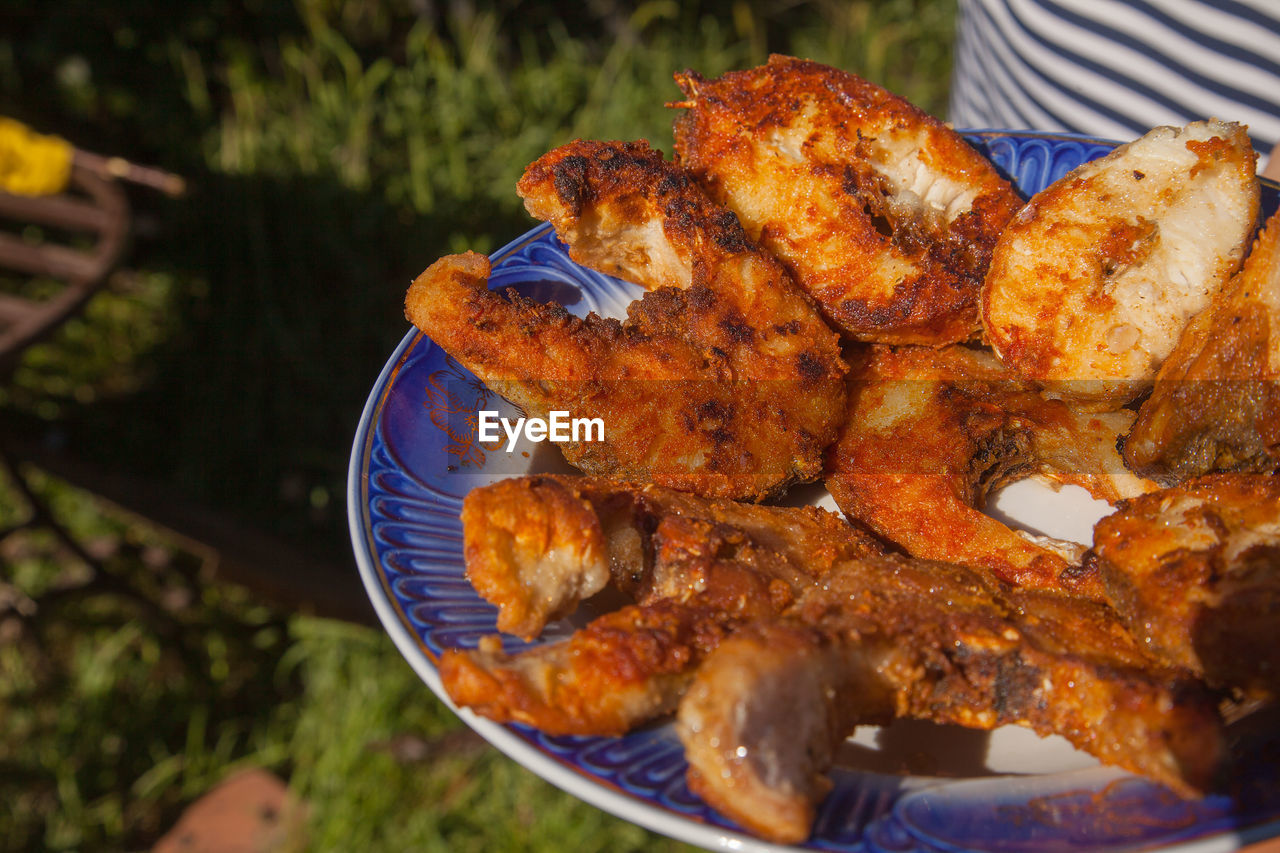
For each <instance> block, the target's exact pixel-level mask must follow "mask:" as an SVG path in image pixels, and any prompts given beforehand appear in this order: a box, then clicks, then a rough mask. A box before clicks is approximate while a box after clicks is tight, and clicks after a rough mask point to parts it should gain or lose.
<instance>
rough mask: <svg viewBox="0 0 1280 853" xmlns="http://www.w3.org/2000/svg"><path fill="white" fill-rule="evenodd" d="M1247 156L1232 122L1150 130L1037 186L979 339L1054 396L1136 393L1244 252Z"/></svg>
mask: <svg viewBox="0 0 1280 853" xmlns="http://www.w3.org/2000/svg"><path fill="white" fill-rule="evenodd" d="M1256 159H1257V158H1256V155H1255V154H1254V151H1253V147H1252V146H1251V144H1250V142H1249V137H1248V136H1247V135H1246V133H1245V130H1244V128H1243V127H1242V126H1240V125H1237V124H1231V123H1224V122H1217V121H1202V122H1193V123H1191V124H1189V125H1187V126H1186V127H1182V128H1174V127H1159V128H1156V129H1154V130H1152V131H1150V132H1149V133H1147V134H1146V135H1145V136H1143V137H1141V138H1140V139H1137V140H1135V141H1133V142H1130V143H1129V144H1127V145H1122V146H1120V147H1119V148H1117V149H1115V150H1114V151H1113V152H1111V153H1110V154H1108V155H1106V156H1105V157H1102V158H1101V159H1098V160H1094V161H1093V162H1090V163H1085V164H1084V165H1082V166H1080V167H1079V168H1077V169H1076V170H1075V171H1073V172H1071V173H1070V174H1068V175H1066V176H1065V177H1063V178H1062V179H1061V180H1059V181H1057V182H1056V183H1054V184H1053V185H1052V186H1049V187H1048V188H1046V189H1045V190H1044V191H1043V192H1040V193H1037V194H1036V196H1035V197H1034V198H1032V199H1031V201H1030V202H1028V203H1027V205H1026V206H1025V207H1023V208H1022V210H1021V211H1019V213H1018V215H1017V216H1016V217H1014V219H1013V221H1012V222H1010V223H1009V225H1008V227H1007V228H1005V230H1004V232H1003V233H1002V234H1001V235H1000V239H999V242H998V243H997V244H996V247H995V251H994V253H993V254H992V257H991V266H990V269H989V270H988V272H987V278H986V282H985V283H984V284H983V287H982V322H983V326H984V328H985V331H986V338H987V342H988V343H990V344H991V346H992V347H993V348H994V349H995V351H996V354H997V355H998V356H999V357H1000V359H1001V360H1002V361H1003V362H1004V363H1006V364H1008V365H1010V366H1011V367H1013V368H1014V369H1015V370H1016V371H1017V372H1018V373H1019V374H1021V375H1022V376H1025V377H1028V378H1031V379H1034V380H1036V381H1039V382H1042V383H1046V384H1047V385H1049V386H1050V387H1052V389H1053V392H1054V393H1055V394H1057V395H1061V396H1063V397H1068V398H1071V399H1075V400H1078V401H1081V402H1087V403H1089V404H1091V405H1094V406H1096V407H1099V408H1118V407H1120V406H1122V405H1124V404H1125V403H1127V402H1129V401H1131V400H1133V399H1135V398H1136V397H1138V396H1139V395H1140V394H1142V393H1143V392H1144V391H1146V390H1147V389H1148V388H1150V387H1151V383H1152V380H1153V379H1154V378H1155V375H1156V371H1157V370H1158V369H1159V367H1160V365H1161V363H1163V362H1164V360H1165V359H1166V358H1167V357H1168V356H1169V354H1170V352H1171V350H1172V349H1173V346H1174V342H1175V341H1176V340H1177V339H1178V335H1179V334H1180V333H1181V332H1182V330H1183V328H1184V327H1185V326H1186V325H1187V322H1188V321H1189V320H1190V319H1191V318H1192V317H1193V316H1194V315H1196V314H1198V313H1199V312H1200V311H1201V310H1202V309H1203V308H1205V306H1207V305H1208V304H1209V301H1210V300H1211V299H1212V298H1213V296H1214V294H1216V293H1217V292H1218V291H1220V290H1221V289H1222V287H1223V286H1224V285H1225V284H1226V283H1227V280H1228V279H1229V278H1230V277H1231V275H1232V274H1233V273H1234V272H1235V271H1236V270H1237V269H1238V268H1239V266H1240V262H1241V260H1242V259H1243V258H1244V254H1245V250H1246V249H1247V247H1248V246H1247V241H1248V238H1249V235H1250V234H1251V233H1252V231H1253V228H1254V225H1255V223H1256V220H1257V216H1258V203H1259V190H1258V179H1257V176H1256V175H1255V174H1254V167H1255V161H1256Z"/></svg>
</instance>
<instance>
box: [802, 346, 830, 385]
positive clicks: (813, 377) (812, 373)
mask: <svg viewBox="0 0 1280 853" xmlns="http://www.w3.org/2000/svg"><path fill="white" fill-rule="evenodd" d="M796 372H798V373H799V374H800V378H801V379H804V380H806V381H808V382H817V381H818V380H819V379H821V378H823V377H824V376H826V375H827V368H826V366H825V365H824V364H823V363H822V359H820V358H819V357H818V356H817V355H816V354H815V353H814V352H813V351H812V350H803V351H801V352H800V353H799V354H798V355H797V356H796Z"/></svg>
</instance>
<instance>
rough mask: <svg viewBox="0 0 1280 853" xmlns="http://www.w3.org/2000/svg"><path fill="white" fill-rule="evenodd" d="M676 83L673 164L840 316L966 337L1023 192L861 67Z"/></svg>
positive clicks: (863, 328) (938, 337)
mask: <svg viewBox="0 0 1280 853" xmlns="http://www.w3.org/2000/svg"><path fill="white" fill-rule="evenodd" d="M676 82H677V83H678V84H679V86H680V88H681V89H682V90H683V92H684V95H685V100H684V101H682V102H680V103H677V104H673V105H672V106H675V107H679V108H682V110H683V112H682V113H681V114H680V116H679V117H678V118H677V119H676V122H675V140H676V154H677V156H678V158H679V161H680V163H681V164H682V165H683V166H685V167H686V168H688V169H690V170H692V171H693V172H694V174H696V175H697V176H698V179H699V180H700V181H701V182H702V183H703V185H704V186H705V187H706V188H707V190H708V192H709V193H710V194H711V196H712V197H713V198H715V199H716V200H718V201H720V202H722V203H723V204H725V205H727V206H728V207H729V208H730V209H732V210H733V211H734V212H735V213H737V214H738V217H739V218H740V219H741V220H742V222H743V224H744V225H745V226H746V228H747V230H748V232H750V233H751V234H752V236H754V237H756V238H757V239H759V240H760V242H761V243H762V244H763V245H764V246H765V247H766V248H768V249H769V250H770V251H772V252H773V253H774V254H776V255H777V256H778V257H779V258H781V259H782V260H783V262H784V263H785V264H786V265H787V267H788V269H790V270H791V272H792V274H793V275H794V276H795V278H796V280H797V281H798V282H799V283H800V285H801V286H802V287H804V288H805V290H807V291H808V292H809V293H810V294H812V295H813V297H814V298H815V299H817V300H818V302H819V304H820V305H821V306H822V309H823V311H824V312H825V313H826V316H827V317H828V318H829V319H830V320H831V322H832V323H833V324H834V325H835V326H837V327H838V328H840V329H841V330H843V331H844V332H846V333H847V334H849V335H851V336H853V337H856V338H859V339H862V340H871V341H884V342H891V343H922V344H934V345H936V344H944V343H950V342H953V341H961V340H966V339H968V338H970V337H972V336H973V334H974V333H975V332H976V330H977V327H978V316H977V297H978V291H979V289H980V287H981V285H982V281H983V277H984V275H985V273H986V269H987V264H988V262H989V259H990V256H991V250H992V247H993V246H994V245H995V241H996V237H997V235H998V234H999V233H1000V230H1001V229H1002V228H1003V227H1004V225H1005V223H1006V222H1008V220H1009V219H1010V218H1011V217H1012V216H1013V214H1014V213H1015V212H1016V211H1017V209H1018V208H1019V207H1020V206H1021V203H1022V202H1021V199H1020V198H1019V197H1018V196H1017V194H1016V193H1015V192H1014V190H1013V188H1012V187H1011V186H1010V185H1009V183H1008V182H1006V181H1005V180H1004V179H1003V178H1001V177H1000V176H999V174H998V173H997V172H996V170H995V168H994V167H993V166H992V165H991V164H990V163H989V162H988V161H987V160H986V159H985V158H983V157H982V156H981V155H979V154H978V153H977V152H976V151H975V150H974V149H973V148H972V147H970V146H969V145H968V144H967V143H966V142H965V141H964V140H963V139H962V138H961V137H960V136H959V135H958V134H956V133H955V132H954V131H952V130H951V129H950V128H949V127H947V126H946V125H944V124H943V123H942V122H940V121H938V120H937V119H935V118H933V117H932V116H929V115H927V114H926V113H924V112H922V111H921V110H919V109H917V108H916V107H914V106H912V105H911V104H909V103H908V102H907V101H905V100H903V99H902V98H899V97H897V96H896V95H893V94H891V93H889V92H887V91H885V90H884V89H882V88H880V87H879V86H876V85H875V84H873V83H870V82H868V81H866V80H864V79H862V78H860V77H857V76H856V75H853V74H849V73H846V72H843V71H840V70H838V69H835V68H831V67H829V66H825V65H820V64H818V63H815V62H808V61H804V60H799V59H793V58H790V57H785V56H772V57H770V58H769V61H768V63H767V64H766V65H762V66H760V67H758V68H753V69H749V70H745V71H734V72H730V73H728V74H725V75H724V76H723V77H720V78H717V79H715V80H707V79H705V78H703V77H702V76H700V75H699V74H697V73H695V72H693V71H686V72H684V73H682V74H677V75H676Z"/></svg>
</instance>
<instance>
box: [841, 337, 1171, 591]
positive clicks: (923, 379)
mask: <svg viewBox="0 0 1280 853" xmlns="http://www.w3.org/2000/svg"><path fill="white" fill-rule="evenodd" d="M1131 419H1132V415H1131V413H1127V412H1123V413H1121V412H1116V413H1104V414H1083V413H1080V412H1078V411H1076V410H1074V409H1073V408H1072V407H1071V406H1070V405H1068V404H1067V403H1065V402H1063V401H1061V400H1050V399H1046V398H1045V397H1044V396H1043V395H1041V394H1040V393H1039V391H1038V389H1037V388H1036V386H1034V385H1033V384H1032V383H1029V382H1026V381H1024V380H1021V379H1019V378H1017V376H1016V375H1014V374H1013V373H1012V372H1011V371H1009V370H1007V369H1006V368H1004V367H1003V366H1001V365H1000V364H999V362H997V361H996V360H995V359H994V358H993V357H992V356H991V354H990V353H987V352H984V351H980V350H975V349H971V348H968V347H963V346H954V347H946V348H942V349H937V350H933V349H926V348H922V347H886V346H873V347H872V348H871V349H870V350H869V351H868V353H867V354H866V356H865V358H864V360H863V361H862V362H860V363H859V364H858V366H857V367H855V369H854V371H853V372H851V374H850V410H849V419H848V422H847V423H846V425H845V428H844V430H843V432H842V433H841V437H840V439H839V441H837V443H836V444H835V445H833V446H832V448H831V450H830V451H829V452H828V461H827V477H826V484H827V488H828V489H829V490H830V491H831V494H832V495H833V496H834V497H835V499H836V503H837V504H838V505H839V506H840V508H841V510H843V511H844V513H845V514H846V515H847V516H848V517H849V518H851V519H856V520H857V521H858V522H859V523H861V524H864V525H866V526H867V527H868V528H870V529H871V530H872V531H874V532H875V533H876V534H877V535H879V536H882V537H884V538H885V539H887V540H889V541H890V542H893V543H894V544H896V545H897V546H899V547H901V548H903V549H904V550H906V551H907V553H909V554H912V555H913V556H916V557H920V558H922V559H932V560H947V561H951V562H957V563H963V564H965V565H968V566H971V567H974V568H976V569H978V570H980V571H982V572H983V573H985V574H986V575H987V576H988V577H991V578H994V579H996V580H999V581H1002V582H1005V583H1012V584H1017V585H1019V586H1025V587H1035V588H1048V589H1067V590H1071V591H1073V592H1075V593H1077V594H1082V595H1089V596H1092V597H1097V596H1099V595H1100V594H1101V589H1100V588H1099V587H1098V586H1097V583H1096V577H1094V576H1092V575H1090V574H1089V573H1082V572H1078V571H1076V570H1075V568H1076V566H1077V563H1078V559H1079V557H1080V555H1081V553H1082V552H1083V548H1080V547H1078V546H1072V545H1070V544H1069V543H1063V542H1053V541H1047V540H1039V541H1036V540H1032V539H1030V538H1028V537H1026V536H1024V535H1022V534H1020V533H1018V532H1016V531H1014V530H1012V529H1011V528H1009V527H1008V526H1007V525H1005V524H1004V523H1003V522H1001V521H999V520H997V519H995V518H993V517H991V516H990V515H987V514H985V513H984V512H982V507H983V505H984V504H985V502H986V497H987V495H988V494H990V493H991V492H993V491H995V490H996V489H998V488H999V487H1001V486H1003V485H1006V484H1007V483H1010V482H1012V481H1014V480H1018V479H1022V478H1024V477H1028V476H1032V475H1040V476H1044V477H1048V478H1051V479H1053V480H1055V481H1057V482H1061V483H1071V484H1074V485H1078V486H1082V487H1084V488H1086V489H1088V490H1089V491H1090V492H1092V493H1093V494H1094V496H1095V497H1098V498H1100V499H1103V500H1116V499H1117V498H1120V497H1125V496H1129V495H1133V494H1138V493H1140V492H1142V491H1144V490H1149V489H1152V488H1154V487H1155V484H1154V483H1149V482H1147V481H1143V480H1140V479H1139V478H1136V477H1133V476H1132V475H1130V474H1129V473H1128V472H1127V471H1126V470H1125V467H1124V463H1123V462H1122V461H1121V459H1120V456H1119V454H1118V453H1117V452H1116V450H1115V443H1116V441H1117V439H1118V437H1119V436H1120V435H1122V434H1123V433H1124V431H1125V430H1126V429H1127V428H1128V426H1129V424H1130V422H1131Z"/></svg>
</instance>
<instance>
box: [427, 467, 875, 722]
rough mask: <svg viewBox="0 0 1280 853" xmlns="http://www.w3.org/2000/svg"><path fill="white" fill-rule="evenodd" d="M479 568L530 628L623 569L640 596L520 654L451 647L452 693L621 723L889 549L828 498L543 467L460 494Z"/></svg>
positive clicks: (617, 578)
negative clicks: (735, 641) (824, 503)
mask: <svg viewBox="0 0 1280 853" xmlns="http://www.w3.org/2000/svg"><path fill="white" fill-rule="evenodd" d="M462 521H463V536H464V550H465V554H466V561H467V576H468V578H469V579H470V580H471V581H472V583H473V584H474V585H475V587H476V589H477V591H479V592H480V593H481V595H483V596H484V597H485V598H486V599H487V600H489V601H490V602H491V603H493V604H496V605H497V606H498V608H499V616H498V626H499V628H500V629H502V630H508V629H514V630H517V631H518V632H519V633H522V634H524V635H525V636H528V637H532V636H535V635H537V634H538V633H540V632H541V630H542V628H543V626H544V625H545V623H546V620H547V619H549V618H552V617H554V616H557V615H561V614H564V613H567V612H569V611H570V610H572V609H573V607H574V606H575V605H576V604H577V603H578V600H579V599H580V598H585V597H587V596H589V595H592V594H594V593H596V592H598V591H599V590H600V589H601V588H602V587H603V586H604V585H605V583H607V582H608V581H609V580H610V579H612V582H613V583H614V585H615V586H616V587H617V588H619V589H620V590H622V591H623V592H625V593H627V594H629V595H631V596H632V597H633V598H635V599H636V600H637V602H638V603H637V604H634V605H630V606H627V607H624V608H623V609H621V610H618V611H615V612H613V613H609V614H606V615H605V616H602V617H600V618H598V619H597V620H595V621H593V622H592V623H590V624H589V625H588V626H587V627H585V628H583V629H581V630H579V631H577V632H575V633H574V634H573V635H572V636H570V637H569V638H568V639H565V640H562V641H559V642H555V643H549V644H547V645H543V646H539V647H535V648H533V649H530V650H527V651H524V652H522V653H520V654H517V655H507V654H505V653H503V652H502V651H501V649H500V647H499V646H498V645H496V644H494V643H492V642H489V643H487V644H486V645H483V646H482V647H481V648H480V649H478V650H471V651H461V650H450V651H447V652H445V654H444V655H443V656H442V657H441V659H440V663H439V671H440V677H441V680H442V682H443V684H444V686H445V689H446V690H447V691H448V693H449V695H450V697H451V698H452V699H453V700H454V702H456V703H457V704H460V705H466V706H468V707H471V708H473V709H475V710H477V711H478V712H480V713H482V714H484V715H485V716H487V717H490V718H491V719H495V720H499V721H502V722H510V721H517V722H523V723H527V724H529V725H533V726H536V727H538V728H540V729H542V730H544V731H549V732H554V733H558V734H617V733H621V732H624V731H627V730H628V729H630V728H632V727H634V726H636V725H640V724H641V723H643V722H646V721H648V720H650V719H653V718H654V717H657V716H661V715H662V714H666V713H669V712H671V711H674V710H675V705H676V701H677V700H678V698H679V696H680V694H681V693H682V692H683V690H684V688H685V686H687V684H688V681H689V679H690V678H692V676H693V672H694V670H695V669H696V667H697V665H698V664H699V662H700V661H701V660H703V659H704V658H705V656H706V654H707V653H708V652H709V651H710V650H711V649H713V648H715V646H716V645H717V644H718V643H719V642H720V641H721V640H722V639H724V637H726V636H728V635H729V634H730V632H731V631H732V630H733V629H735V628H736V627H738V626H740V625H742V624H744V623H745V622H747V621H750V620H755V619H760V618H762V617H764V616H768V615H773V614H776V613H779V612H781V611H782V609H783V608H785V607H786V606H788V605H789V604H790V603H791V602H792V601H793V600H794V598H795V594H796V591H797V590H799V589H802V588H804V587H806V586H808V585H810V584H812V583H814V582H815V580H816V579H818V578H820V577H821V575H822V573H824V572H826V571H829V570H830V569H831V567H832V566H834V565H836V564H837V563H838V562H839V561H841V560H845V559H850V558H853V557H857V556H864V555H867V554H877V553H880V551H881V547H880V545H879V544H878V543H877V542H875V541H874V540H872V539H871V538H869V537H868V536H866V535H865V534H862V533H859V532H858V531H856V530H854V529H853V528H851V527H850V526H849V525H848V524H846V523H844V522H843V521H841V520H840V519H839V518H838V517H836V516H835V515H832V514H831V513H829V512H826V511H825V510H821V509H818V508H816V507H764V506H756V505H752V504H739V503H735V502H733V501H728V500H716V499H707V498H699V497H696V496H694V495H689V494H685V493H682V492H677V491H674V490H671V489H664V488H660V487H658V486H652V485H646V486H628V485H626V484H620V483H615V482H612V481H609V480H605V479H600V478H594V477H563V476H554V475H543V476H531V477H521V478H514V479H510V480H502V481H499V482H498V483H495V484H493V485H491V486H486V487H482V488H478V489H474V490H472V491H471V492H470V493H469V494H468V495H467V497H466V500H465V502H464V504H463V514H462Z"/></svg>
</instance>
